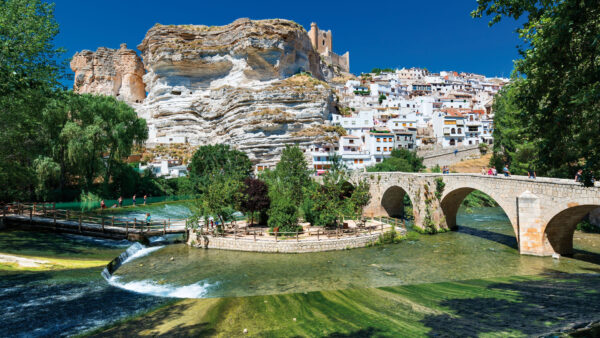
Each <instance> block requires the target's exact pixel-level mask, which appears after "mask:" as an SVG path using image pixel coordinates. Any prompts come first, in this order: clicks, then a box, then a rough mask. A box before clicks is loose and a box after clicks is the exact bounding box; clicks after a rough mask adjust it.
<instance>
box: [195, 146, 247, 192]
mask: <svg viewBox="0 0 600 338" xmlns="http://www.w3.org/2000/svg"><path fill="white" fill-rule="evenodd" d="M251 172H252V162H250V159H248V156H247V155H246V154H245V153H244V152H241V151H239V150H235V149H232V148H231V147H230V146H229V145H226V144H215V145H206V146H201V147H200V148H198V150H196V152H195V153H194V156H193V157H192V160H191V162H190V179H191V180H192V181H193V182H194V184H195V185H196V188H197V189H198V191H200V192H202V191H204V190H205V189H206V188H207V187H208V185H209V183H210V181H211V177H212V176H215V175H220V176H225V177H230V178H232V179H234V180H239V181H242V180H243V179H245V178H246V177H248V176H249V175H250V173H251Z"/></svg>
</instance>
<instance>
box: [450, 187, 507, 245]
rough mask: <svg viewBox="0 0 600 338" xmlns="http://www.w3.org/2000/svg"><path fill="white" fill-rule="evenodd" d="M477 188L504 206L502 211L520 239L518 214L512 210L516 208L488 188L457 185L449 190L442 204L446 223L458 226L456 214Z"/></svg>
mask: <svg viewBox="0 0 600 338" xmlns="http://www.w3.org/2000/svg"><path fill="white" fill-rule="evenodd" d="M476 190H477V191H480V192H482V193H484V194H486V195H488V196H489V197H490V198H492V199H493V200H494V201H495V202H496V203H498V205H499V206H500V208H502V211H504V213H505V214H506V216H507V217H508V219H509V220H510V223H511V226H512V228H513V232H514V234H515V237H516V238H517V241H518V237H519V236H518V229H517V224H516V220H515V218H516V216H515V215H512V210H513V209H514V208H511V205H509V204H508V203H507V201H504V200H503V199H502V198H500V197H499V196H496V194H494V193H492V192H490V191H488V189H480V188H474V187H468V186H467V187H457V188H455V189H453V190H449V191H447V192H446V193H445V194H444V195H443V196H442V200H441V203H440V205H441V207H442V212H443V213H444V217H445V218H446V224H447V225H448V227H449V228H450V229H456V228H457V226H458V224H456V216H457V214H458V209H459V208H460V206H461V205H462V202H463V201H464V200H465V198H466V197H467V196H468V195H469V194H470V193H472V192H473V191H476Z"/></svg>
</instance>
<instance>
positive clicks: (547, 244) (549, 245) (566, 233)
mask: <svg viewBox="0 0 600 338" xmlns="http://www.w3.org/2000/svg"><path fill="white" fill-rule="evenodd" d="M598 207H600V203H598V204H585V205H576V206H572V207H568V208H567V209H563V210H562V211H559V212H558V213H556V214H555V215H554V216H552V217H551V218H550V221H548V223H547V224H546V227H545V228H544V240H543V243H544V252H545V253H546V254H549V253H554V252H556V253H559V254H561V255H572V254H573V234H574V233H575V228H576V227H577V224H578V223H579V222H581V220H582V219H583V218H584V217H585V216H586V215H587V214H588V213H590V212H591V211H592V210H594V209H596V208H598Z"/></svg>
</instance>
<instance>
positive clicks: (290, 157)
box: [271, 146, 310, 205]
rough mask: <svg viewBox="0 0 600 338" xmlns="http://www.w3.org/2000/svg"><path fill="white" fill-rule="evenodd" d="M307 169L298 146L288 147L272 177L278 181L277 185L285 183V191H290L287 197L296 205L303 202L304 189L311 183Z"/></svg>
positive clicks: (284, 150)
mask: <svg viewBox="0 0 600 338" xmlns="http://www.w3.org/2000/svg"><path fill="white" fill-rule="evenodd" d="M307 168H308V163H307V162H306V159H305V158H304V153H302V150H300V148H299V147H298V146H286V147H285V149H283V152H282V153H281V159H280V160H279V162H278V163H277V166H276V167H275V171H274V173H273V175H272V176H271V180H276V181H277V182H278V183H277V184H279V183H284V185H285V190H289V194H285V195H289V196H290V197H291V198H292V201H293V202H294V203H295V204H296V205H299V204H300V203H301V202H302V197H303V188H304V187H305V186H306V185H307V184H308V183H309V182H310V174H309V171H308V169H307ZM271 201H273V200H272V199H271Z"/></svg>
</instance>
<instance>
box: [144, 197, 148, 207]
mask: <svg viewBox="0 0 600 338" xmlns="http://www.w3.org/2000/svg"><path fill="white" fill-rule="evenodd" d="M147 198H148V195H144V205H146V199H147Z"/></svg>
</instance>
